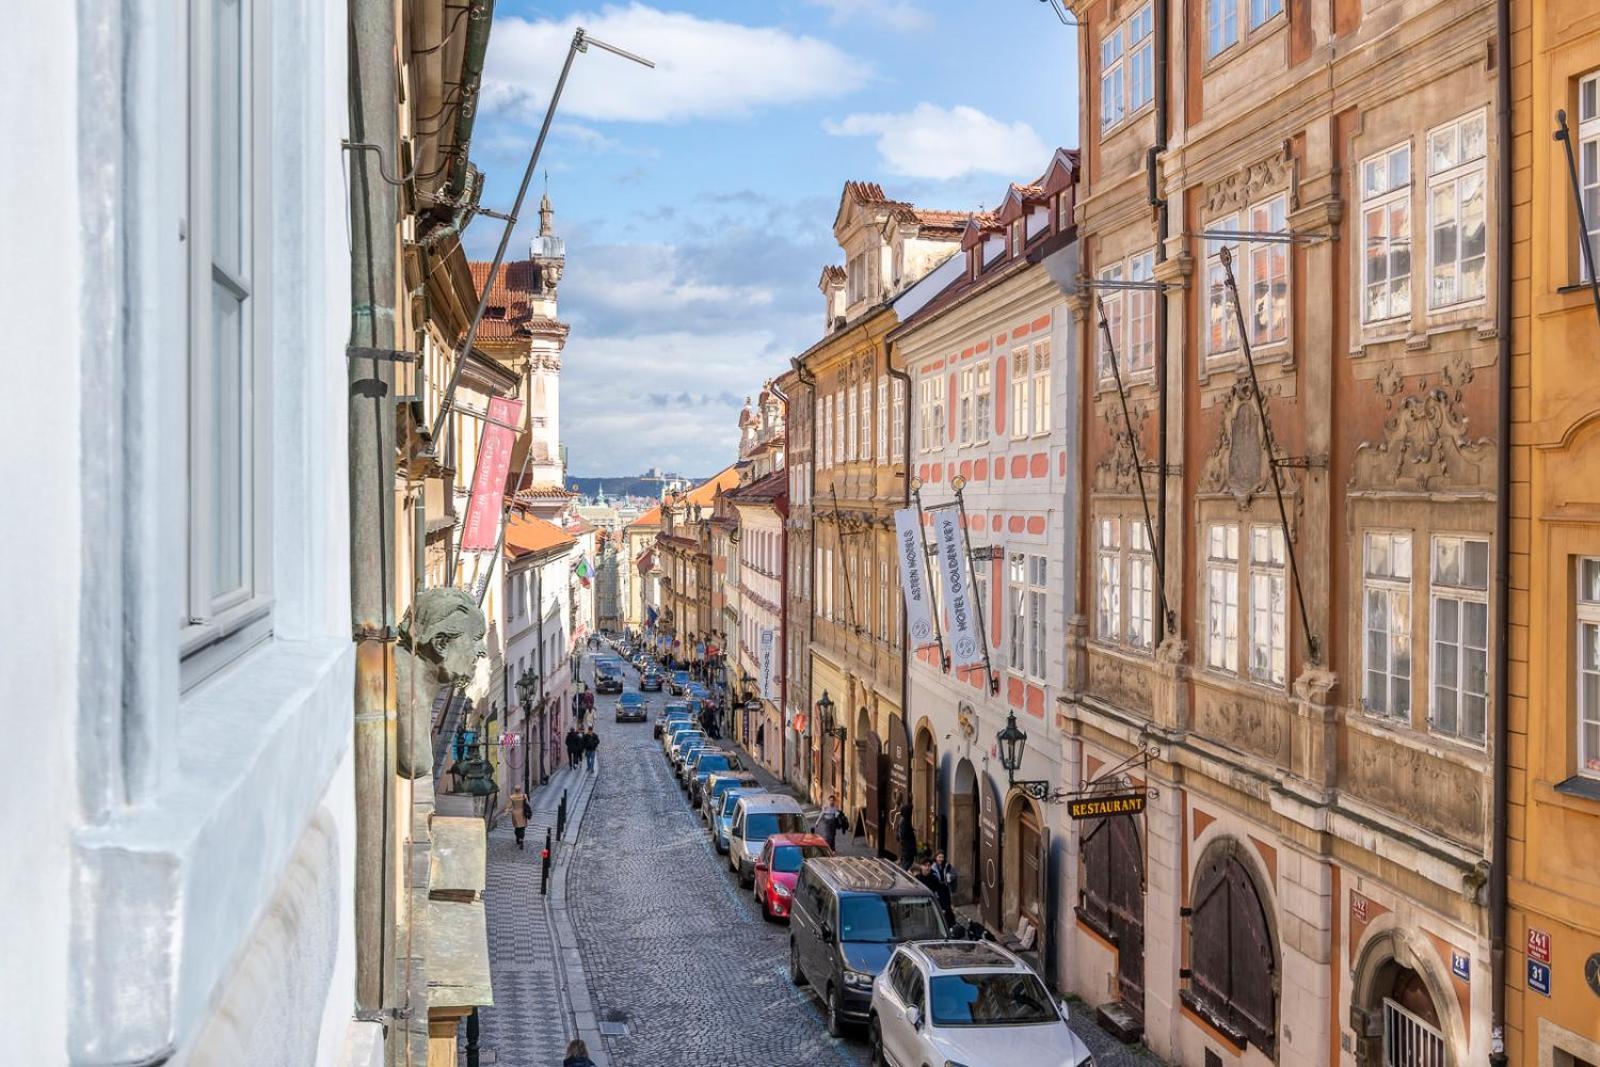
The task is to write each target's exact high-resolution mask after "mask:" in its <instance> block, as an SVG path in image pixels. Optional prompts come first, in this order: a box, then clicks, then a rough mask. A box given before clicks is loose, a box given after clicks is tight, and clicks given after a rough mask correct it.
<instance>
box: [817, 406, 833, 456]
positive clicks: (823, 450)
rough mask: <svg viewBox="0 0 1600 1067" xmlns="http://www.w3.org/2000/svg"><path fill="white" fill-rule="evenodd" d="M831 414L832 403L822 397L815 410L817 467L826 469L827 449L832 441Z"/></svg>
mask: <svg viewBox="0 0 1600 1067" xmlns="http://www.w3.org/2000/svg"><path fill="white" fill-rule="evenodd" d="M832 415H833V405H832V404H830V403H828V398H827V397H823V398H822V404H821V406H820V408H819V409H818V412H817V467H818V468H819V469H824V470H825V469H827V467H828V451H829V447H830V445H831V444H832V443H833V427H832V426H831V425H830V422H831V419H832Z"/></svg>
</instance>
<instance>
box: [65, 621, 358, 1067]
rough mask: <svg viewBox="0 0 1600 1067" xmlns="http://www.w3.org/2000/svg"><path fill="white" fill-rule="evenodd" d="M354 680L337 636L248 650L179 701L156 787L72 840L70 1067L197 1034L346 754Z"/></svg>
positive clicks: (159, 1053)
mask: <svg viewBox="0 0 1600 1067" xmlns="http://www.w3.org/2000/svg"><path fill="white" fill-rule="evenodd" d="M354 674H355V648H354V645H353V644H352V643H351V642H350V640H349V639H348V638H341V637H326V638H321V639H316V640H309V641H285V640H275V641H271V642H269V643H268V644H267V645H265V646H264V647H262V648H259V649H257V650H255V651H254V652H252V653H250V654H248V655H246V656H245V657H243V658H242V659H240V660H239V661H237V662H235V663H233V664H231V665H229V666H228V667H226V668H224V669H223V670H221V671H220V672H218V673H217V674H216V675H215V676H213V677H212V678H210V679H209V680H207V681H206V682H205V683H204V684H202V685H200V686H197V687H196V688H195V689H194V690H193V691H191V692H190V693H188V694H187V695H185V696H184V698H183V699H182V700H181V701H179V706H178V709H177V713H176V715H177V723H178V741H177V753H176V764H175V766H174V767H173V768H172V769H171V771H170V773H169V776H168V777H167V779H166V780H165V781H164V782H163V785H162V788H161V791H160V792H159V793H158V794H157V795H156V796H154V797H152V798H150V800H149V801H148V802H146V803H142V804H139V805H138V806H135V807H129V808H126V809H123V810H121V811H118V812H116V813H114V814H113V815H111V816H110V817H109V818H107V819H106V820H105V821H104V822H101V823H99V824H96V825H94V826H90V827H87V828H85V829H84V830H82V831H80V832H79V834H78V836H77V840H76V842H75V850H76V853H77V860H76V863H77V870H78V874H77V876H76V884H77V890H76V891H77V899H76V901H75V910H76V911H77V912H78V918H77V922H76V924H75V929H74V932H73V939H74V944H73V955H74V959H75V961H77V965H76V967H75V970H76V972H77V973H78V975H79V977H78V980H77V986H76V989H75V993H74V998H73V999H74V1003H75V1009H74V1016H73V1020H72V1026H71V1028H70V1032H71V1033H72V1035H73V1040H72V1057H71V1058H72V1060H73V1062H74V1063H79V1062H81V1063H85V1064H95V1063H103V1062H107V1061H106V1059H105V1056H104V1053H103V1050H107V1049H114V1050H116V1051H117V1053H118V1057H119V1058H118V1062H133V1061H139V1062H145V1061H147V1060H148V1061H149V1062H157V1061H159V1060H161V1059H163V1058H165V1056H166V1055H168V1054H170V1053H171V1051H172V1050H173V1049H174V1048H175V1047H181V1046H182V1044H183V1041H184V1039H185V1038H186V1037H187V1036H189V1035H190V1034H191V1033H192V1032H193V1030H194V1028H195V1027H196V1026H197V1025H198V1024H199V1022H200V1021H201V1019H202V1018H203V1016H204V1013H205V1012H206V1011H207V1010H208V1008H209V1006H210V1005H211V1003H212V1002H213V993H214V991H215V989H216V987H217V984H218V983H219V982H220V981H221V980H223V978H224V977H225V976H226V975H227V973H228V970H229V968H230V967H232V966H233V964H234V962H235V958H236V956H237V954H238V950H239V949H240V948H242V946H243V945H244V944H245V943H246V942H247V941H248V940H249V938H250V937H251V935H252V934H253V932H254V930H255V927H256V922H257V919H258V918H259V917H260V915H261V914H262V912H263V910H264V909H265V908H266V906H267V904H268V902H269V901H271V900H272V899H273V897H274V895H275V894H276V893H277V892H278V890H279V888H280V885H281V882H282V876H283V872H284V868H285V865H286V864H287V863H288V861H289V859H290V858H291V856H293V855H294V854H295V851H296V848H297V846H298V845H299V843H300V841H301V838H302V836H303V834H304V833H305V831H306V829H307V826H308V823H310V822H311V821H312V820H313V819H315V818H317V817H318V809H319V807H321V806H322V805H323V803H324V798H325V797H326V796H327V794H328V791H329V788H330V782H331V780H332V779H333V777H334V775H335V773H336V771H337V769H338V767H339V766H340V764H341V763H342V762H344V761H345V760H346V759H347V758H348V754H349V749H350V744H351V729H352V725H351V724H352V719H351V703H350V700H351V696H350V695H351V693H352V692H354ZM338 801H339V803H340V809H339V810H335V811H334V812H333V813H332V818H333V819H334V820H335V822H336V823H337V824H339V825H341V826H342V825H344V824H345V822H346V820H347V819H348V818H349V816H348V814H347V812H345V811H344V810H343V808H345V807H347V806H348V805H349V804H350V803H351V801H350V800H349V798H347V797H345V796H342V795H341V796H340V797H339V798H338ZM335 847H336V849H338V851H339V852H347V850H348V848H349V842H348V841H345V842H338V843H336V845H335ZM313 873H314V874H316V875H322V874H325V873H326V874H329V875H330V876H331V877H333V878H334V883H333V884H334V885H335V886H336V888H335V889H333V890H332V892H335V893H339V894H341V895H346V896H347V895H348V893H349V891H350V890H349V887H348V886H344V887H342V888H337V884H338V881H339V879H340V874H339V872H337V871H334V872H322V871H317V872H313ZM129 974H138V975H140V976H141V978H140V995H139V996H137V997H129V996H128V995H127V989H126V978H127V976H128V975H129Z"/></svg>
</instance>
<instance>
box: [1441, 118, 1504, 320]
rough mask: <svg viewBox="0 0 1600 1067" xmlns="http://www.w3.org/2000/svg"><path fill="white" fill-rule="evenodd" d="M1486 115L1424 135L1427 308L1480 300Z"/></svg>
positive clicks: (1484, 232)
mask: <svg viewBox="0 0 1600 1067" xmlns="http://www.w3.org/2000/svg"><path fill="white" fill-rule="evenodd" d="M1484 124H1485V113H1484V112H1482V111H1479V112H1476V113H1475V114H1472V115H1468V116H1466V117H1464V118H1460V119H1457V120H1455V121H1454V122H1451V123H1448V124H1446V125H1444V126H1441V127H1440V128H1438V129H1436V130H1431V131H1429V133H1428V233H1429V256H1428V306H1429V307H1430V308H1443V307H1450V306H1451V305H1454V304H1464V303H1468V302H1470V301H1473V300H1481V299H1482V298H1483V293H1484V273H1485V272H1484V265H1485V261H1486V260H1487V250H1488V243H1487V242H1488V232H1489V231H1488V226H1487V218H1486V213H1485V209H1484V187H1485V182H1486V178H1485V171H1484V157H1485V128H1484Z"/></svg>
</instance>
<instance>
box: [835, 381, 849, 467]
mask: <svg viewBox="0 0 1600 1067" xmlns="http://www.w3.org/2000/svg"><path fill="white" fill-rule="evenodd" d="M844 427H845V421H844V393H834V394H833V462H834V463H836V464H838V463H844V462H847V461H848V460H849V458H850V454H849V453H848V452H846V451H845V448H844Z"/></svg>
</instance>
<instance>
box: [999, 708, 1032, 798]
mask: <svg viewBox="0 0 1600 1067" xmlns="http://www.w3.org/2000/svg"><path fill="white" fill-rule="evenodd" d="M995 741H997V742H998V743H999V746H1000V766H1002V767H1004V768H1005V769H1006V781H1007V782H1009V783H1010V784H1012V785H1015V784H1016V783H1017V771H1018V770H1019V769H1020V768H1021V767H1022V750H1023V749H1025V748H1026V747H1027V745H1028V735H1027V734H1026V733H1024V732H1023V731H1022V730H1020V729H1018V728H1017V713H1016V712H1014V711H1012V712H1008V713H1007V714H1006V728H1005V729H1004V730H1001V731H1000V732H999V733H998V734H997V735H995Z"/></svg>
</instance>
